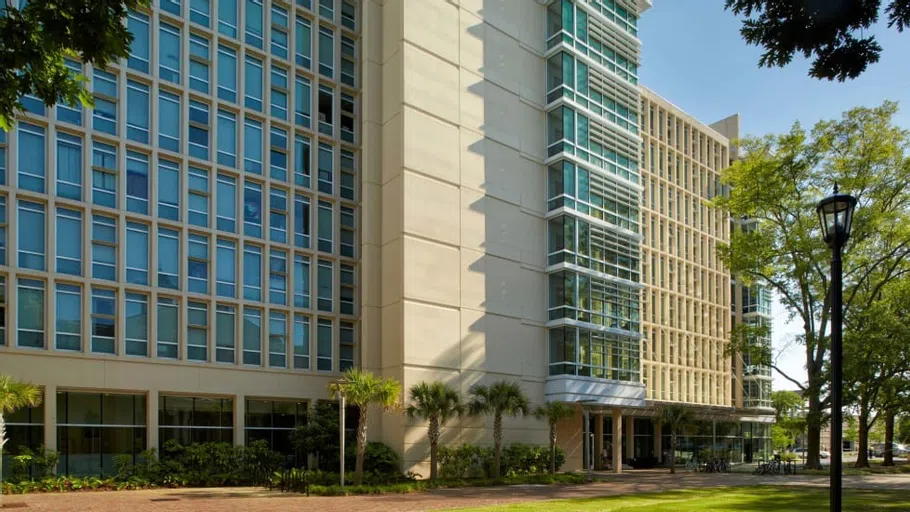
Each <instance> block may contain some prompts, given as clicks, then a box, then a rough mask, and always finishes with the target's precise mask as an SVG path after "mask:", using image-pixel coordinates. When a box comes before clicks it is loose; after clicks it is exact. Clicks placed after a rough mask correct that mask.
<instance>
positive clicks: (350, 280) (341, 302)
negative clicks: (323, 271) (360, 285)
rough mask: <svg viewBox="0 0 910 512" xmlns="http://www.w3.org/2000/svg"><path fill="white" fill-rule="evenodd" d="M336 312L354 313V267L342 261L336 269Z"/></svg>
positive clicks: (343, 313)
mask: <svg viewBox="0 0 910 512" xmlns="http://www.w3.org/2000/svg"><path fill="white" fill-rule="evenodd" d="M338 312H339V313H341V314H342V315H353V314H354V267H353V266H351V265H345V264H343V263H342V264H341V265H339V269H338Z"/></svg>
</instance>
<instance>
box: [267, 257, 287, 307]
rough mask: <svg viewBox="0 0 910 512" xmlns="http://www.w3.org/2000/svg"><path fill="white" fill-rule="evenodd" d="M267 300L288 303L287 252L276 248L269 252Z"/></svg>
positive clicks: (282, 303) (273, 302)
mask: <svg viewBox="0 0 910 512" xmlns="http://www.w3.org/2000/svg"><path fill="white" fill-rule="evenodd" d="M269 302H271V303H272V304H281V305H282V306H283V305H286V304H287V303H288V253H286V252H285V251H281V250H278V249H272V250H271V253H270V254H269Z"/></svg>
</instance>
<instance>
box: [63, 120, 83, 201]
mask: <svg viewBox="0 0 910 512" xmlns="http://www.w3.org/2000/svg"><path fill="white" fill-rule="evenodd" d="M57 195H58V196H60V197H65V198H67V199H75V200H76V201H81V200H82V138H81V137H76V136H74V135H70V134H68V133H64V132H57Z"/></svg>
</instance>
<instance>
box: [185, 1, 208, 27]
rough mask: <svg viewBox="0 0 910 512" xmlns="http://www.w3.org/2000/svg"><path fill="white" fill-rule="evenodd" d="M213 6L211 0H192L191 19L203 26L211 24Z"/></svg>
mask: <svg viewBox="0 0 910 512" xmlns="http://www.w3.org/2000/svg"><path fill="white" fill-rule="evenodd" d="M211 12H212V7H211V5H209V0H190V21H192V22H193V23H198V24H199V25H202V26H203V27H206V28H208V27H209V26H211V23H212V20H211Z"/></svg>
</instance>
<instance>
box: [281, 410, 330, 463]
mask: <svg viewBox="0 0 910 512" xmlns="http://www.w3.org/2000/svg"><path fill="white" fill-rule="evenodd" d="M338 420H339V415H338V402H336V401H330V400H318V401H316V402H315V403H314V404H313V405H311V406H310V408H309V410H308V411H307V418H306V423H305V424H304V425H301V426H299V427H297V429H295V430H294V431H293V432H291V443H292V444H293V445H294V449H295V450H296V452H297V454H298V456H299V457H301V458H302V460H301V461H298V464H299V463H300V462H304V461H306V456H307V455H315V456H316V460H317V467H318V468H319V469H322V470H325V471H338V469H339V464H338V455H339V452H340V450H339V447H338V442H339V439H338V437H339V436H338Z"/></svg>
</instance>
